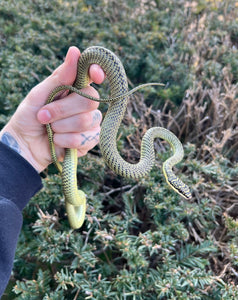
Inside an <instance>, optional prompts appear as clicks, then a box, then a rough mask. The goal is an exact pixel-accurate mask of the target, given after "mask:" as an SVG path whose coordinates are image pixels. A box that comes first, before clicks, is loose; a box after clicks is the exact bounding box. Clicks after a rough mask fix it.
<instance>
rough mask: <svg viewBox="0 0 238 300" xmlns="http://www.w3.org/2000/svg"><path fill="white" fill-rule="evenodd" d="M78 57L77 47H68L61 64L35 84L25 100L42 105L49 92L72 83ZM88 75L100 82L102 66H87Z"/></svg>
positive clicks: (102, 78) (103, 75) (102, 74)
mask: <svg viewBox="0 0 238 300" xmlns="http://www.w3.org/2000/svg"><path fill="white" fill-rule="evenodd" d="M79 58H80V51H79V49H78V48H77V47H74V46H73V47H70V48H69V50H68V52H67V54H66V57H65V61H64V63H63V64H61V65H60V66H59V67H58V68H57V69H56V70H55V71H54V72H53V73H52V74H51V75H50V76H49V77H47V78H46V79H45V80H44V81H42V82H41V83H39V84H38V85H37V86H35V87H34V88H33V89H32V90H31V91H30V93H29V94H28V97H27V98H26V101H30V102H31V103H34V105H38V106H42V105H44V104H45V102H46V99H47V97H48V96H49V94H50V92H51V91H52V90H53V89H54V88H56V87H57V86H60V85H72V84H73V83H74V81H75V78H76V74H77V64H78V60H79ZM89 76H90V78H91V80H92V81H94V82H95V83H97V84H100V83H102V82H103V80H104V79H105V74H104V71H103V70H102V68H101V67H100V66H98V65H95V64H93V65H92V66H90V68H89Z"/></svg>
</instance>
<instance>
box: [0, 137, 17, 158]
mask: <svg viewBox="0 0 238 300" xmlns="http://www.w3.org/2000/svg"><path fill="white" fill-rule="evenodd" d="M1 142H2V143H4V144H5V145H7V146H9V147H10V148H12V149H13V150H15V151H16V152H17V153H19V154H20V153H21V148H20V146H19V144H18V142H17V141H16V139H15V138H14V137H13V136H12V135H11V134H10V133H9V132H5V133H4V134H3V135H2V137H1Z"/></svg>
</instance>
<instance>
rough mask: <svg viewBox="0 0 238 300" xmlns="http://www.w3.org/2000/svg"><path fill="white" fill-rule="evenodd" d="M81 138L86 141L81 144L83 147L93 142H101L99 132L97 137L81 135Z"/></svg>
mask: <svg viewBox="0 0 238 300" xmlns="http://www.w3.org/2000/svg"><path fill="white" fill-rule="evenodd" d="M81 136H82V137H83V138H84V140H83V141H82V142H81V146H83V145H85V143H86V142H91V141H93V140H95V141H97V142H98V140H99V132H98V133H96V134H95V135H88V136H86V135H85V134H83V133H81Z"/></svg>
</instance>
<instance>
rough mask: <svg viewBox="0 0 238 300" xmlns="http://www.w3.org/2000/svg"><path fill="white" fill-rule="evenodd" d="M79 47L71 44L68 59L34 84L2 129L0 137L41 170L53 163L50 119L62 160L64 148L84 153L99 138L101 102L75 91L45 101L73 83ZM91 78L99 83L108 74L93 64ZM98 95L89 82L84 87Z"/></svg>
mask: <svg viewBox="0 0 238 300" xmlns="http://www.w3.org/2000/svg"><path fill="white" fill-rule="evenodd" d="M79 57H80V50H79V49H78V48H77V47H74V46H73V47H70V48H69V50H68V52H67V55H66V58H65V61H64V62H63V63H62V64H61V65H60V66H59V67H58V68H57V69H56V70H55V71H54V72H53V73H52V74H51V75H50V76H49V77H47V78H46V79H45V80H44V81H42V82H41V83H39V84H38V85H37V86H35V87H34V88H33V89H32V90H31V91H30V92H29V94H28V95H27V96H26V98H25V99H24V100H23V101H22V102H21V103H20V105H19V106H18V108H17V110H16V112H15V113H14V115H13V116H12V118H11V119H10V121H9V122H8V123H7V124H6V126H5V127H4V128H3V129H2V130H1V132H0V140H1V141H2V142H4V143H5V144H8V145H9V146H10V147H12V148H13V149H14V150H15V151H17V152H19V153H20V154H21V155H22V156H23V157H24V158H25V159H26V160H27V161H28V162H29V163H30V164H31V165H32V166H33V167H34V168H35V169H36V170H37V171H38V172H42V171H43V170H44V169H45V168H46V167H47V166H48V165H49V164H50V163H51V155H50V148H49V142H48V136H47V133H46V128H45V124H47V123H51V126H52V129H53V131H54V144H55V148H56V154H57V157H58V159H59V160H62V159H63V157H64V151H65V150H64V149H65V148H75V149H77V150H78V156H83V155H85V154H86V153H87V152H88V151H89V150H90V149H91V148H93V147H94V146H95V145H96V144H97V143H98V139H99V132H100V122H101V119H102V116H101V112H100V111H99V110H98V103H97V102H95V101H92V100H89V99H87V98H84V97H82V96H80V95H77V94H75V93H72V94H69V95H67V94H66V93H63V94H61V95H60V96H59V97H58V98H57V101H54V102H52V103H50V104H47V105H45V103H46V100H47V97H48V96H49V94H50V92H51V91H52V90H53V89H54V88H55V87H57V86H60V85H72V84H73V82H74V80H75V77H76V73H77V61H78V59H79ZM89 77H90V79H91V81H93V82H95V83H97V84H100V83H102V82H103V80H104V78H105V74H104V72H103V70H102V69H101V67H100V66H98V65H95V64H94V65H91V66H90V69H89ZM82 91H83V92H85V93H86V94H89V95H91V96H94V97H99V95H98V93H97V91H96V90H95V89H94V88H93V87H91V86H88V87H86V88H84V89H83V90H82Z"/></svg>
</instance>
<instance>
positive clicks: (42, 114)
mask: <svg viewBox="0 0 238 300" xmlns="http://www.w3.org/2000/svg"><path fill="white" fill-rule="evenodd" d="M38 118H39V120H40V121H41V122H42V123H49V122H50V120H51V114H50V112H49V111H48V110H47V109H42V110H40V111H39V113H38Z"/></svg>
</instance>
